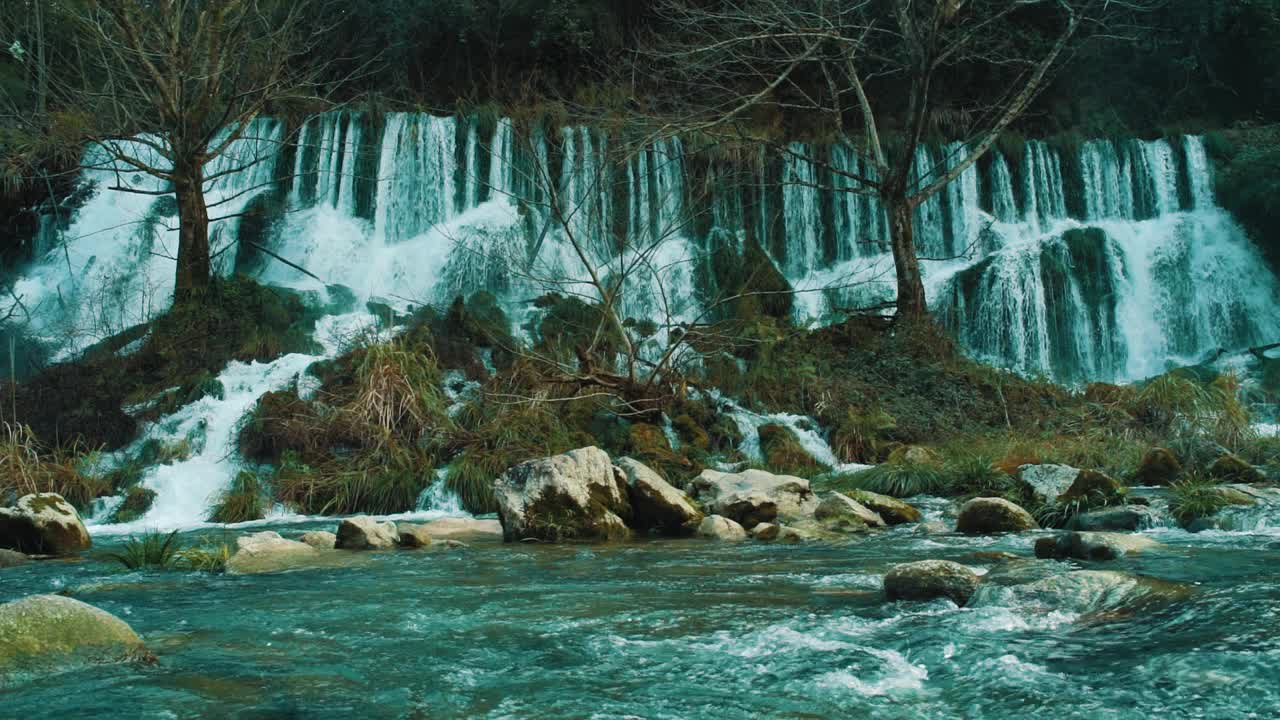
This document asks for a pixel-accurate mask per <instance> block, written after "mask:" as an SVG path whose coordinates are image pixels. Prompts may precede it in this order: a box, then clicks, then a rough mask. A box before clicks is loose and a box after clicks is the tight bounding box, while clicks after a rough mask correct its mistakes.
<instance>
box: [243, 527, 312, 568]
mask: <svg viewBox="0 0 1280 720" xmlns="http://www.w3.org/2000/svg"><path fill="white" fill-rule="evenodd" d="M319 554H320V551H318V550H316V548H314V547H312V546H311V545H308V544H307V543H304V542H298V541H297V540H287V539H285V538H283V537H281V536H280V533H278V532H275V531H272V530H264V531H263V532H259V533H254V534H252V535H241V536H240V537H238V538H236V554H235V555H232V556H231V558H230V559H229V560H227V568H226V570H227V573H228V574H230V575H252V574H257V573H266V572H276V571H279V570H289V569H292V568H295V567H299V566H305V565H307V564H310V563H311V562H313V561H314V560H315V559H316V557H317V556H318V555H319Z"/></svg>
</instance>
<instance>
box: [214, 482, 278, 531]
mask: <svg viewBox="0 0 1280 720" xmlns="http://www.w3.org/2000/svg"><path fill="white" fill-rule="evenodd" d="M266 508H267V499H266V489H265V488H263V487H262V482H261V481H260V480H259V479H258V475H257V474H256V473H252V472H249V471H247V470H242V471H240V473H238V474H237V475H236V477H235V480H233V481H232V482H231V487H229V488H227V489H226V490H224V491H223V492H222V494H220V495H219V496H218V500H217V501H216V502H215V503H214V505H213V510H212V512H210V513H209V522H215V523H241V522H249V521H250V520H261V519H262V518H264V517H266Z"/></svg>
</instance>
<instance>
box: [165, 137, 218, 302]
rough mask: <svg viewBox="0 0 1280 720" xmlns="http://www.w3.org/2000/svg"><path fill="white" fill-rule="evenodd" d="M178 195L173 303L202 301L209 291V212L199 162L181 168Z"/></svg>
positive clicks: (178, 177)
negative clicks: (176, 255)
mask: <svg viewBox="0 0 1280 720" xmlns="http://www.w3.org/2000/svg"><path fill="white" fill-rule="evenodd" d="M174 191H175V193H176V194H177V196H178V270H177V275H176V277H175V278H174V286H173V303H174V305H182V304H186V303H189V302H193V301H198V300H199V299H200V297H201V296H203V295H204V292H205V290H207V289H208V288H209V280H210V260H209V209H208V207H206V205H205V199H204V170H203V168H202V167H201V165H200V164H199V163H194V167H193V168H192V167H188V168H186V169H185V170H182V169H179V171H178V172H177V173H176V177H175V179H174Z"/></svg>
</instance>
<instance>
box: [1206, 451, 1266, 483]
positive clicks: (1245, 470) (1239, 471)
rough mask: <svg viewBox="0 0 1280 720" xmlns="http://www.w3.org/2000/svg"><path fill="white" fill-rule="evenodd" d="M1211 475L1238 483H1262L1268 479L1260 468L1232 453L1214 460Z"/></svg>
mask: <svg viewBox="0 0 1280 720" xmlns="http://www.w3.org/2000/svg"><path fill="white" fill-rule="evenodd" d="M1209 475H1211V476H1213V477H1215V478H1218V479H1219V480H1227V481H1230V482H1237V483H1260V482H1264V481H1266V479H1267V478H1266V476H1264V475H1263V474H1262V472H1261V471H1260V470H1258V468H1256V467H1254V466H1252V465H1250V464H1249V463H1247V462H1245V461H1244V460H1243V459H1241V458H1240V456H1238V455H1233V454H1231V453H1226V454H1225V455H1222V456H1221V457H1219V458H1218V459H1217V460H1214V461H1213V465H1211V466H1209Z"/></svg>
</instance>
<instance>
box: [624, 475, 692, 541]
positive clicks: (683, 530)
mask: <svg viewBox="0 0 1280 720" xmlns="http://www.w3.org/2000/svg"><path fill="white" fill-rule="evenodd" d="M617 467H618V469H619V470H620V471H621V472H622V474H623V477H625V478H626V482H627V491H628V494H629V496H630V500H631V509H632V523H631V525H632V527H633V528H635V529H636V530H639V531H642V532H645V531H654V532H658V533H661V534H663V535H674V536H687V535H692V534H693V533H694V532H696V531H697V529H698V525H699V524H700V523H701V522H702V518H703V514H702V511H701V510H699V509H698V507H697V505H695V504H694V502H693V501H692V500H691V499H690V498H689V496H688V495H686V494H684V492H682V491H680V490H677V489H676V488H674V487H672V486H671V484H670V483H668V482H667V481H665V480H663V479H662V478H661V477H660V476H659V475H658V474H657V473H655V472H654V471H653V470H650V469H649V468H648V467H645V465H644V464H643V463H641V462H639V461H637V460H634V459H632V458H622V459H621V460H618V462H617Z"/></svg>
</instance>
